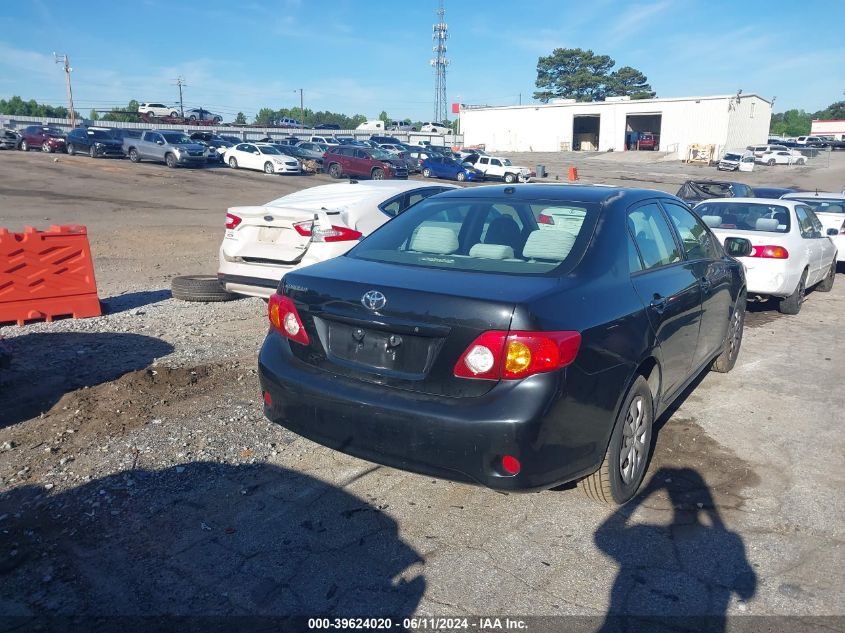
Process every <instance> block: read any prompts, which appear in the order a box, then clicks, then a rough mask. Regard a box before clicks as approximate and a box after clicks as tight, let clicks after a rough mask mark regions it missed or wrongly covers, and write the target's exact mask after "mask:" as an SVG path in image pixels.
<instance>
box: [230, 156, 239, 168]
mask: <svg viewBox="0 0 845 633" xmlns="http://www.w3.org/2000/svg"><path fill="white" fill-rule="evenodd" d="M229 167H231V168H232V169H237V168H238V159H237V158H235V157H234V156H232V157H231V158H230V159H229Z"/></svg>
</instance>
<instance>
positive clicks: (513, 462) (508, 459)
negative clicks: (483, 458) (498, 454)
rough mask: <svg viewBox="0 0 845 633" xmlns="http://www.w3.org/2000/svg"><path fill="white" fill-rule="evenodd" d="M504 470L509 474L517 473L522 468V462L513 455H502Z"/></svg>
mask: <svg viewBox="0 0 845 633" xmlns="http://www.w3.org/2000/svg"><path fill="white" fill-rule="evenodd" d="M502 470H504V471H505V472H506V473H507V474H508V475H516V474H518V473H519V471H520V470H522V464H520V463H519V460H518V459H517V458H516V457H514V456H513V455H505V456H504V457H502Z"/></svg>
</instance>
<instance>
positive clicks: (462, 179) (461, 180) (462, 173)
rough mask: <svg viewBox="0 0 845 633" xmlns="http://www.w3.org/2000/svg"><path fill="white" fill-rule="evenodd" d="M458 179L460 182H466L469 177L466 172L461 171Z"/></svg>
mask: <svg viewBox="0 0 845 633" xmlns="http://www.w3.org/2000/svg"><path fill="white" fill-rule="evenodd" d="M457 178H458V182H464V181H465V180H466V179H467V175H466V174H465V173H464V172H462V171H459V172H458V176H457Z"/></svg>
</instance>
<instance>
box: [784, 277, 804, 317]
mask: <svg viewBox="0 0 845 633" xmlns="http://www.w3.org/2000/svg"><path fill="white" fill-rule="evenodd" d="M806 284H807V271H806V270H805V271H804V273H803V274H802V275H801V280H800V281H799V282H798V286H796V288H795V292H793V293H792V294H791V295H789V296H788V297H785V298H783V299H781V300H780V303H779V304H778V310H779V311H780V312H781V314H798V313H799V312H800V311H801V304H802V303H804V293H805V292H806V291H807V285H806Z"/></svg>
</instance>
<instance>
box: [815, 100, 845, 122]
mask: <svg viewBox="0 0 845 633" xmlns="http://www.w3.org/2000/svg"><path fill="white" fill-rule="evenodd" d="M813 118H814V119H825V120H828V121H842V120H845V101H837V102H836V103H831V104H830V105H829V106H827V107H826V108H825V109H824V110H819V111H818V112H816V113H815V114H814V115H813Z"/></svg>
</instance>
